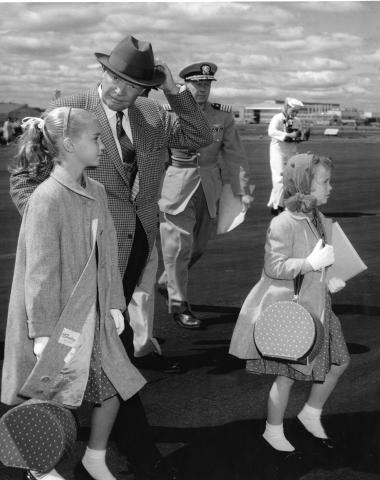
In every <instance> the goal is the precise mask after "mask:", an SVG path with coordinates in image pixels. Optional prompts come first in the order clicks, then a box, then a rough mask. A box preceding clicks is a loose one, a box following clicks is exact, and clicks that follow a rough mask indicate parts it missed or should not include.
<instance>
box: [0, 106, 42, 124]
mask: <svg viewBox="0 0 380 480" xmlns="http://www.w3.org/2000/svg"><path fill="white" fill-rule="evenodd" d="M42 111H43V110H41V109H40V108H34V107H29V105H27V104H26V103H25V104H20V103H12V102H0V125H3V123H4V122H5V120H7V119H8V118H9V117H10V118H12V119H17V120H21V119H23V118H24V117H39V116H41V113H42Z"/></svg>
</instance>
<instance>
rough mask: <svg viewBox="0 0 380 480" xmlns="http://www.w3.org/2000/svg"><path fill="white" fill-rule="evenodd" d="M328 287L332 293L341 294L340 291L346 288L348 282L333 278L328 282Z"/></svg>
mask: <svg viewBox="0 0 380 480" xmlns="http://www.w3.org/2000/svg"><path fill="white" fill-rule="evenodd" d="M327 286H328V289H329V290H330V292H331V293H336V292H339V290H342V288H344V287H345V286H346V282H345V281H344V280H342V279H341V278H338V277H332V278H330V280H329V281H328V284H327Z"/></svg>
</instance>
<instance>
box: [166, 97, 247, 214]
mask: <svg viewBox="0 0 380 480" xmlns="http://www.w3.org/2000/svg"><path fill="white" fill-rule="evenodd" d="M226 110H230V108H228V107H227V108H223V106H221V105H220V104H211V103H207V104H206V107H205V110H204V113H205V115H206V117H207V121H208V124H209V125H210V127H211V130H212V134H213V142H212V143H211V144H210V145H208V146H207V147H203V148H200V149H198V150H196V151H189V150H187V151H184V150H183V149H182V150H176V149H172V156H174V157H176V156H178V157H186V155H187V156H188V157H191V156H192V155H196V157H197V162H196V163H197V166H196V167H195V168H179V167H176V166H174V165H170V166H169V167H168V169H167V171H166V174H165V178H164V182H163V186H162V192H161V198H160V201H159V207H160V210H161V211H162V212H166V213H170V214H172V215H175V214H177V213H180V212H182V211H183V210H184V209H185V208H186V205H187V203H188V201H189V200H190V198H191V196H192V194H193V193H194V191H195V189H196V188H197V186H198V184H199V182H201V184H202V187H203V190H204V193H205V196H206V201H207V206H208V210H209V213H210V216H211V217H212V218H214V217H215V216H216V211H217V210H216V208H217V201H218V199H219V197H220V194H221V190H222V185H223V184H225V183H230V184H231V188H232V191H233V193H234V194H235V195H244V194H249V187H248V164H247V158H246V155H245V152H244V149H243V146H242V144H241V141H240V137H239V134H238V132H237V130H236V127H235V122H234V118H233V115H232V113H231V112H230V111H226Z"/></svg>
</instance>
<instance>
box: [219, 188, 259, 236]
mask: <svg viewBox="0 0 380 480" xmlns="http://www.w3.org/2000/svg"><path fill="white" fill-rule="evenodd" d="M249 188H250V192H251V194H252V192H253V190H254V189H255V186H254V185H250V186H249ZM245 214H246V210H245V209H244V207H243V205H242V203H241V199H240V197H236V196H235V195H234V194H233V192H232V189H231V185H230V184H229V183H226V184H225V185H223V189H222V194H221V196H220V199H219V214H218V226H217V229H216V233H218V234H220V233H227V232H230V231H231V230H233V229H234V228H236V227H237V226H238V225H240V224H241V223H243V222H244V219H245Z"/></svg>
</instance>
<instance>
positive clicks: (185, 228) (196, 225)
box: [158, 62, 253, 329]
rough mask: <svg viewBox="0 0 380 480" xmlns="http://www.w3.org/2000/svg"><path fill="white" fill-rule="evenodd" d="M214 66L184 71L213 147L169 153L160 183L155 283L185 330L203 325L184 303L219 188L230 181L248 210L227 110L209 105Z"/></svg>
mask: <svg viewBox="0 0 380 480" xmlns="http://www.w3.org/2000/svg"><path fill="white" fill-rule="evenodd" d="M216 70H217V66H216V65H215V64H214V63H211V62H198V63H194V64H192V65H189V66H187V67H186V68H184V69H183V70H182V71H181V72H180V74H179V76H180V77H181V78H182V79H183V80H184V81H185V83H186V85H187V88H188V89H189V90H190V92H191V93H192V94H193V96H194V98H195V100H196V102H197V103H198V105H199V106H200V108H201V109H202V110H203V112H204V114H205V116H206V118H207V120H208V122H209V125H210V126H211V129H212V132H213V137H214V141H213V143H212V144H211V145H209V146H207V147H205V148H200V149H199V150H192V149H188V148H183V149H172V150H171V158H170V161H169V163H170V164H169V167H168V169H167V170H166V174H165V177H164V181H163V186H162V193H161V198H160V200H159V207H160V210H161V212H163V220H164V221H162V222H161V225H160V235H161V246H162V255H163V261H164V267H165V270H164V272H163V273H162V275H161V277H160V278H159V280H158V284H159V286H158V291H159V292H160V293H161V294H163V295H165V296H166V297H167V299H168V307H169V313H171V314H172V315H173V319H174V320H175V321H176V322H177V323H178V324H179V325H180V326H181V327H184V328H189V329H199V328H202V327H203V325H202V321H201V320H200V319H199V318H197V317H196V316H195V315H194V313H193V312H192V311H191V309H190V305H189V303H188V292H187V286H188V276H189V269H190V268H191V266H192V265H194V263H195V262H196V261H197V260H198V259H199V258H200V257H201V255H202V254H203V252H204V250H205V248H206V246H207V242H208V240H209V238H210V234H211V229H212V224H213V223H212V219H213V218H215V217H216V215H217V203H218V200H219V197H220V194H221V190H222V185H223V184H225V183H230V184H231V188H232V191H233V193H234V195H236V196H239V198H240V199H241V201H242V205H243V206H244V207H246V208H248V207H249V206H250V204H251V202H252V201H253V198H252V197H251V196H250V193H249V185H248V184H249V181H248V164H247V159H246V155H245V152H244V149H243V147H242V144H241V141H240V138H239V135H238V132H237V130H236V127H235V122H234V117H233V114H232V112H231V107H230V106H227V105H221V104H219V103H210V102H209V101H208V98H209V95H210V90H211V83H212V82H214V81H215V80H216V79H215V77H214V75H215V72H216Z"/></svg>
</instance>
